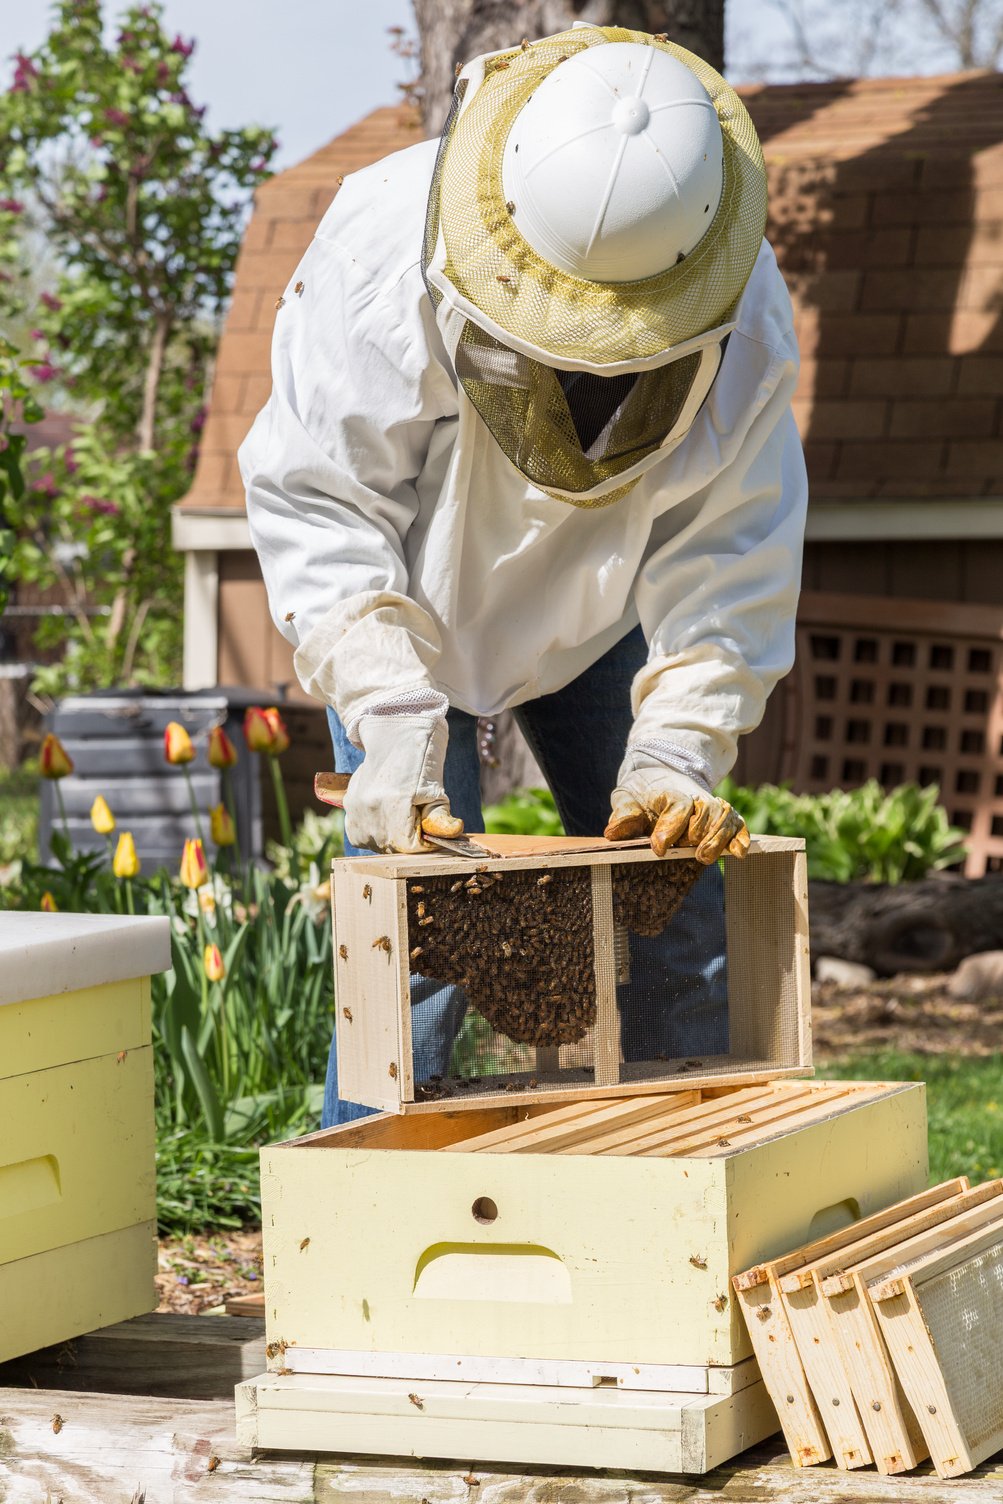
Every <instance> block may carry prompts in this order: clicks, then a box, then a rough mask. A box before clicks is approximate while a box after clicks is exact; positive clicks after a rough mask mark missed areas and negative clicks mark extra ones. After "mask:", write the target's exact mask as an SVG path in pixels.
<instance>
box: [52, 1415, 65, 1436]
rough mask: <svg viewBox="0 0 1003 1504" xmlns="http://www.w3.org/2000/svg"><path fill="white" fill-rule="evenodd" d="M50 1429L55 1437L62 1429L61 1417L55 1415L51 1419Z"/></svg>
mask: <svg viewBox="0 0 1003 1504" xmlns="http://www.w3.org/2000/svg"><path fill="white" fill-rule="evenodd" d="M52 1429H53V1430H54V1431H55V1433H56V1435H57V1436H58V1435H59V1433H60V1431H61V1430H62V1429H63V1417H62V1416H61V1415H58V1414H57V1415H54V1416H53V1417H52Z"/></svg>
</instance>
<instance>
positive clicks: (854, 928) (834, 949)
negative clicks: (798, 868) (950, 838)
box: [808, 876, 1003, 976]
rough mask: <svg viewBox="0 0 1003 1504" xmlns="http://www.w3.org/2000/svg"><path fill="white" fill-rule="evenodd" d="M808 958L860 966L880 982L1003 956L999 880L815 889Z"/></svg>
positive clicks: (931, 880) (810, 895) (822, 884)
mask: <svg viewBox="0 0 1003 1504" xmlns="http://www.w3.org/2000/svg"><path fill="white" fill-rule="evenodd" d="M808 914H809V918H810V924H811V951H812V955H813V956H839V957H840V959H842V960H844V961H860V962H863V964H864V965H865V966H870V967H871V968H872V969H873V970H874V971H876V972H877V973H878V975H879V976H896V975H898V973H900V972H906V971H918V972H923V971H953V970H954V968H955V967H956V966H957V965H958V963H959V962H960V961H963V960H964V958H965V957H966V956H972V955H977V954H978V952H979V951H985V950H1000V949H1003V877H1000V876H992V877H982V878H964V877H930V878H924V879H923V880H922V881H921V882H915V883H901V884H899V885H897V886H895V887H886V886H883V885H872V884H869V883H826V882H812V883H810V884H809V887H808Z"/></svg>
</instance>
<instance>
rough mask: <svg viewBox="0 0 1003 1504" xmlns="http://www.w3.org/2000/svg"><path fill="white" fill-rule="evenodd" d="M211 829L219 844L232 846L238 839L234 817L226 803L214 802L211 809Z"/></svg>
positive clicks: (214, 838)
mask: <svg viewBox="0 0 1003 1504" xmlns="http://www.w3.org/2000/svg"><path fill="white" fill-rule="evenodd" d="M209 829H210V831H211V833H212V838H213V840H214V841H215V842H216V845H217V846H232V845H233V843H234V841H236V839H237V832H236V830H235V829H234V825H233V819H232V817H231V815H230V811H229V810H228V809H227V807H226V805H225V804H214V805H213V806H212V808H211V809H210V811H209Z"/></svg>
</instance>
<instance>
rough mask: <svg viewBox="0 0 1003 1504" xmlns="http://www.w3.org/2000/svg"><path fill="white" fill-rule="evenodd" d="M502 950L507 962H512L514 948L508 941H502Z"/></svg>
mask: <svg viewBox="0 0 1003 1504" xmlns="http://www.w3.org/2000/svg"><path fill="white" fill-rule="evenodd" d="M501 948H502V955H503V956H504V957H505V959H506V961H509V960H511V959H512V947H511V945H510V944H509V943H508V941H507V940H503V941H502V947H501Z"/></svg>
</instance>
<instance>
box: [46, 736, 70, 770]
mask: <svg viewBox="0 0 1003 1504" xmlns="http://www.w3.org/2000/svg"><path fill="white" fill-rule="evenodd" d="M39 771H40V772H41V774H42V777H43V778H65V777H66V775H67V774H68V773H72V772H73V759H72V757H71V756H70V755H69V753H68V752H67V750H66V748H65V747H64V746H63V744H62V742H61V741H60V740H59V737H58V736H56V735H55V734H54V733H53V732H52V731H50V732H49V734H48V735H47V736H46V738H45V741H44V742H43V743H42V753H41V759H40V768H39Z"/></svg>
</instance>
